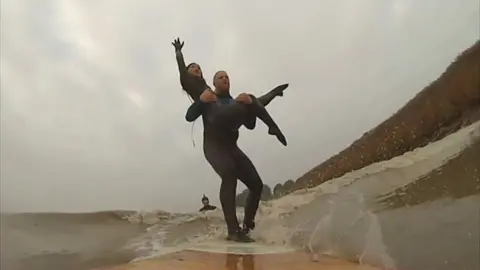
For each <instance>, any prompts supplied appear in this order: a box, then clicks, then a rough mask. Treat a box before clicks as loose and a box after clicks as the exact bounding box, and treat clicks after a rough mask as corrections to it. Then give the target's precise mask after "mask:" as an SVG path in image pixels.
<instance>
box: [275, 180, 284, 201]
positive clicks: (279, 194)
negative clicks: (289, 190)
mask: <svg viewBox="0 0 480 270" xmlns="http://www.w3.org/2000/svg"><path fill="white" fill-rule="evenodd" d="M283 193H284V191H283V185H282V184H280V183H278V184H276V185H275V187H274V188H273V196H274V197H275V198H280V197H282V196H283Z"/></svg>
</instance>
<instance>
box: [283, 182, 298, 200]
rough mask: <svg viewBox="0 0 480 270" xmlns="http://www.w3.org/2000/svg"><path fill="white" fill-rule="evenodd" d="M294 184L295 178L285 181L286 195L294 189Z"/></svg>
mask: <svg viewBox="0 0 480 270" xmlns="http://www.w3.org/2000/svg"><path fill="white" fill-rule="evenodd" d="M294 184H295V182H293V180H291V179H290V180H288V181H287V182H285V184H283V190H284V196H285V195H287V194H290V193H291V192H292V191H293V185H294Z"/></svg>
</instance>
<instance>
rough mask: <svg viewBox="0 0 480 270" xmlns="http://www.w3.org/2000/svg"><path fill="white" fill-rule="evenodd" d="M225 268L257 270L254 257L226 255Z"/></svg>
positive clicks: (230, 269)
mask: <svg viewBox="0 0 480 270" xmlns="http://www.w3.org/2000/svg"><path fill="white" fill-rule="evenodd" d="M226 255H227V258H226V262H225V267H226V269H228V270H255V260H254V258H253V255H250V254H248V255H236V254H226Z"/></svg>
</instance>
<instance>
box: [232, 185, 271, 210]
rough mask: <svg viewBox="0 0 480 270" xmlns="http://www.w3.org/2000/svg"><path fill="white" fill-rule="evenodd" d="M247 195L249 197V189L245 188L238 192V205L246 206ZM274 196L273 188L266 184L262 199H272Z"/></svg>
mask: <svg viewBox="0 0 480 270" xmlns="http://www.w3.org/2000/svg"><path fill="white" fill-rule="evenodd" d="M247 197H248V189H244V190H243V191H242V192H240V193H239V194H237V196H236V197H235V201H236V203H237V207H244V206H245V204H246V202H247ZM272 198H273V194H272V189H271V188H270V186H268V185H267V184H264V185H263V189H262V197H260V200H261V201H268V200H271V199H272Z"/></svg>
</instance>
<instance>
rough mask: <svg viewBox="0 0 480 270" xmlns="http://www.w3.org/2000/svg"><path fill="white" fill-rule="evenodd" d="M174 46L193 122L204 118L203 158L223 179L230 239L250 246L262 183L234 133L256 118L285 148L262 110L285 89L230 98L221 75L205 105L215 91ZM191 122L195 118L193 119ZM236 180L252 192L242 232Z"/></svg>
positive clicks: (180, 44) (227, 84)
mask: <svg viewBox="0 0 480 270" xmlns="http://www.w3.org/2000/svg"><path fill="white" fill-rule="evenodd" d="M172 45H173V46H174V47H175V54H176V58H177V64H178V68H179V72H180V82H181V85H182V88H183V89H184V90H185V92H187V93H188V95H189V96H190V97H191V98H192V99H193V101H194V102H195V103H196V104H195V106H194V107H195V110H198V112H197V113H194V114H193V115H196V117H198V115H202V118H203V127H204V132H203V151H204V154H205V158H206V159H207V161H208V162H209V163H210V165H211V166H212V168H213V169H214V170H215V172H216V173H217V174H218V175H219V176H220V178H221V179H222V184H221V187H220V201H221V204H222V208H223V213H224V216H225V221H226V223H227V227H228V239H229V240H233V241H241V242H254V240H253V239H252V238H251V237H250V236H249V235H248V233H249V232H250V230H252V229H254V228H255V222H254V220H255V215H256V212H257V209H258V204H259V202H260V196H261V194H262V188H263V182H262V180H261V178H260V176H259V174H258V172H257V170H256V168H255V166H254V165H253V163H252V161H251V160H250V159H249V158H248V157H247V156H246V155H245V153H243V151H242V150H240V148H238V145H237V140H238V136H239V131H238V129H239V128H240V126H241V125H245V127H247V128H249V129H253V128H254V127H255V121H254V120H255V117H258V118H259V119H260V120H262V122H264V123H265V124H266V125H267V126H268V131H269V132H268V133H269V134H270V135H274V136H276V137H277V139H278V140H279V141H280V142H281V143H282V144H283V145H286V144H287V142H286V139H285V136H283V134H282V132H281V131H280V129H279V127H278V126H277V125H276V123H275V121H273V119H272V118H271V116H270V115H269V114H268V112H267V111H266V110H265V108H264V105H266V104H268V103H269V102H270V101H271V100H272V99H273V98H274V97H276V96H281V95H282V92H283V90H284V89H285V88H287V87H288V84H285V85H281V86H279V87H277V88H275V89H273V90H272V91H270V92H269V93H267V95H264V96H262V97H260V98H258V99H257V98H255V97H254V96H252V95H248V94H241V95H239V96H238V97H237V98H236V99H233V98H232V97H231V95H230V80H229V78H228V75H227V73H226V72H224V71H221V72H217V73H216V74H215V77H214V85H215V87H216V89H215V97H214V98H213V99H212V100H209V99H208V96H210V97H212V93H213V91H211V90H210V87H208V85H207V84H206V82H205V80H204V79H203V75H202V72H201V70H200V67H199V65H198V64H195V63H191V64H189V65H188V66H186V65H185V61H184V59H183V54H182V51H181V50H182V47H183V42H181V41H180V40H179V39H176V40H175V41H174V42H173V43H172ZM212 101H213V103H212ZM252 116H254V117H252ZM187 119H188V117H187ZM192 119H195V116H194V117H193V118H192ZM237 179H239V180H240V181H242V182H243V183H244V184H245V185H246V186H247V187H248V189H249V191H250V192H249V196H248V198H247V203H246V206H245V217H244V221H243V228H240V225H239V223H238V219H237V216H236V204H235V195H236V187H237Z"/></svg>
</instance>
